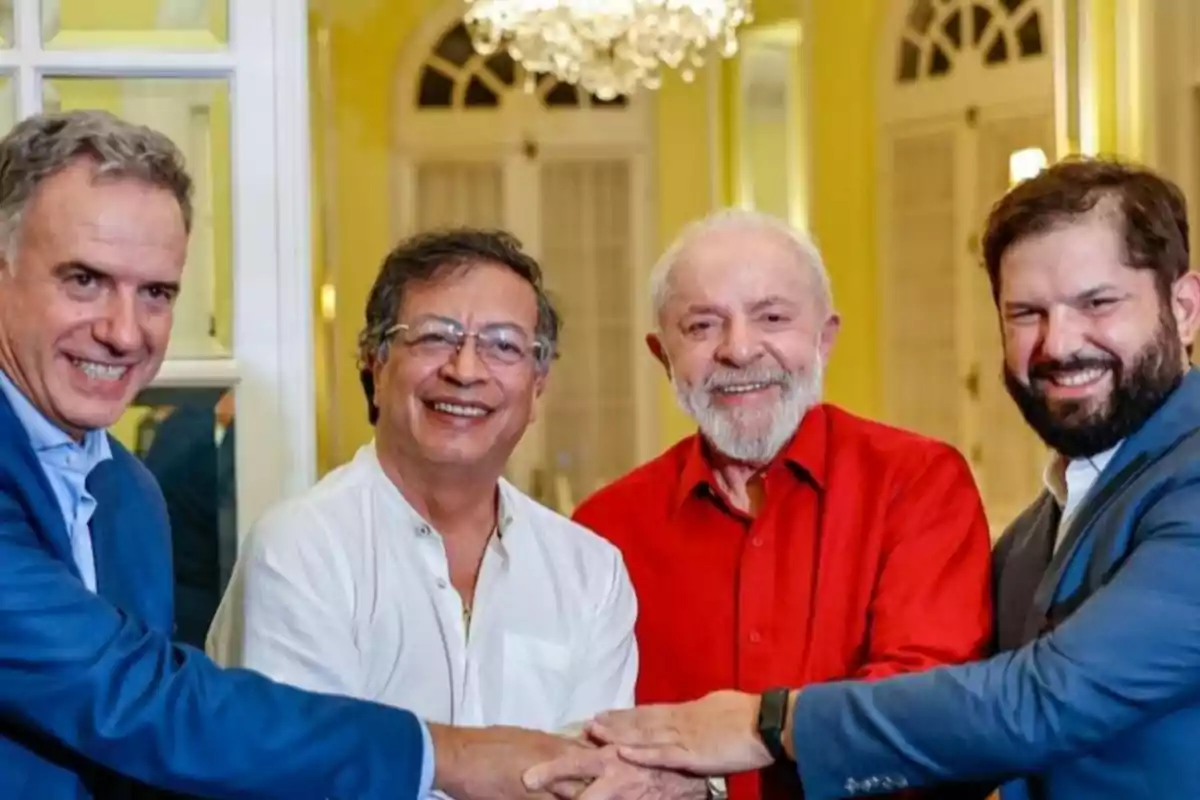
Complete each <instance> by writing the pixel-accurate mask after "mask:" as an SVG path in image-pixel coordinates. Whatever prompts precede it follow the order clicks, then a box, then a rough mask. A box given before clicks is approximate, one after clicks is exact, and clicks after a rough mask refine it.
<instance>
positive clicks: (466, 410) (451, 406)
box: [433, 403, 487, 417]
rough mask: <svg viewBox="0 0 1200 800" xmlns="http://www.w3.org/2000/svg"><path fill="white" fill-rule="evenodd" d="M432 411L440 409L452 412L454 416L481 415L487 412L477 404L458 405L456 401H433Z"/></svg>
mask: <svg viewBox="0 0 1200 800" xmlns="http://www.w3.org/2000/svg"><path fill="white" fill-rule="evenodd" d="M433 409H434V411H441V412H442V413H443V414H453V415H454V416H456V417H482V416H483V415H484V414H486V413H487V410H486V409H483V408H479V407H478V406H460V405H458V404H457V403H434V404H433Z"/></svg>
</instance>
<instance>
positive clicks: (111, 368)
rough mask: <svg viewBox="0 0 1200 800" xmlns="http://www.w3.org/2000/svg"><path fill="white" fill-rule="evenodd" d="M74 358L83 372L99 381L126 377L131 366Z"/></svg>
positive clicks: (76, 364)
mask: <svg viewBox="0 0 1200 800" xmlns="http://www.w3.org/2000/svg"><path fill="white" fill-rule="evenodd" d="M72 360H73V361H74V362H75V366H77V367H79V368H80V369H81V370H83V374H85V375H87V376H88V377H89V378H92V379H93V380H98V381H117V380H120V379H121V378H123V377H125V373H126V372H128V371H129V367H123V366H121V365H119V364H100V363H97V362H95V361H81V360H79V359H72Z"/></svg>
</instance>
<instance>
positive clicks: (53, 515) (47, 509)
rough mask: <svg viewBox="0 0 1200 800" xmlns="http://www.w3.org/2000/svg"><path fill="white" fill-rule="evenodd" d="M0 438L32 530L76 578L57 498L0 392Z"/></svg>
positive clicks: (69, 544) (73, 560)
mask: <svg viewBox="0 0 1200 800" xmlns="http://www.w3.org/2000/svg"><path fill="white" fill-rule="evenodd" d="M0 438H2V439H3V442H4V450H5V451H6V454H5V458H13V459H14V461H15V462H16V465H17V466H16V469H15V470H14V472H16V473H17V475H18V476H19V477H18V480H21V477H20V476H23V478H24V480H21V484H22V490H23V491H26V492H29V500H30V501H31V503H32V506H33V512H34V516H35V518H36V520H35V521H36V523H37V524H36V525H35V526H34V527H35V529H36V531H37V533H38V535H39V536H40V537H41V538H42V539H43V541H45V542H46V544H48V545H49V546H50V549H51V551H53V553H54V555H55V556H56V557H57V558H58V560H59V561H62V562H63V563H64V564H65V565H66V567H67V568H68V569H69V570H71V574H72V575H74V576H75V577H77V578H78V577H80V575H79V567H78V565H76V564H75V556H74V554H73V553H72V551H71V538H70V536H69V535H68V534H67V524H66V522H65V521H64V520H63V514H62V509H61V508H59V505H58V499H57V498H56V497H55V496H54V490H53V489H51V488H50V481H49V480H47V479H46V472H45V470H43V469H42V462H40V461H38V457H37V454H36V453H35V452H33V445H32V444H30V442H29V434H28V433H27V432H26V430H25V428H24V426H22V425H21V421H20V420H18V419H17V415H16V414H14V413H13V410H12V406H10V405H9V404H8V398H6V397H5V396H4V393H3V392H0Z"/></svg>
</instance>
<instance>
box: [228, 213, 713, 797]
mask: <svg viewBox="0 0 1200 800" xmlns="http://www.w3.org/2000/svg"><path fill="white" fill-rule="evenodd" d="M366 317H367V319H366V328H365V330H364V332H363V334H362V336H361V337H360V347H361V352H360V359H361V366H362V378H363V385H364V388H365V389H366V392H367V400H368V404H369V408H370V415H371V420H372V422H373V423H374V424H375V440H374V441H373V442H372V443H370V444H368V445H365V446H364V447H362V448H361V449H360V450H359V451H358V453H357V455H356V456H355V457H354V458H353V460H352V461H350V462H349V463H348V464H345V465H343V466H342V467H340V468H338V469H336V470H334V471H333V472H331V473H330V474H329V475H327V476H326V477H325V478H324V479H323V480H321V481H320V482H319V483H318V484H317V485H316V486H315V487H313V488H312V489H311V490H309V491H308V492H306V493H304V494H303V495H301V496H299V497H296V498H294V499H290V500H288V501H286V502H284V503H282V504H280V505H278V506H277V507H275V508H273V509H271V510H270V511H269V512H268V513H267V514H266V515H265V516H264V517H263V518H262V519H261V520H260V521H259V522H258V524H257V525H255V527H254V529H253V530H252V532H251V534H250V536H249V538H248V540H247V543H246V547H245V550H244V552H243V553H242V554H241V557H240V558H239V562H238V564H237V567H236V568H235V570H234V574H233V578H232V580H231V583H230V586H229V589H228V591H227V593H226V595H225V598H224V599H223V601H222V604H221V607H220V609H219V611H218V612H217V615H216V618H215V619H214V621H213V625H212V628H211V629H210V631H209V636H208V641H207V647H208V651H209V653H210V654H211V655H212V656H213V658H214V659H216V660H217V661H219V662H221V663H223V664H226V665H236V666H245V667H249V668H251V669H254V670H256V671H259V672H262V673H264V674H266V675H268V676H270V677H272V678H275V679H277V680H280V681H284V682H287V683H291V684H295V685H297V686H301V687H304V688H307V689H311V690H315V691H322V692H329V693H336V694H342V695H350V696H354V697H359V698H365V699H370V700H375V701H378V702H380V703H385V704H388V705H393V706H401V707H404V708H409V709H411V710H413V711H414V712H415V713H417V714H418V715H420V716H423V717H424V718H425V719H427V720H429V721H432V722H442V723H448V724H454V725H463V726H485V725H516V726H520V727H525V728H533V729H540V730H546V731H562V730H564V729H566V728H568V727H570V726H572V725H574V724H577V723H582V722H583V721H585V720H587V719H589V718H591V717H592V716H594V715H595V714H597V713H599V712H602V711H605V710H607V709H612V708H622V707H628V706H630V705H631V704H632V701H633V685H634V680H635V678H636V674H637V648H636V644H635V640H634V633H633V625H634V620H635V617H636V615H637V609H636V600H635V597H634V594H633V590H632V588H631V586H630V583H629V578H628V575H627V574H626V571H625V566H624V563H623V561H622V559H621V556H620V554H619V552H618V551H617V550H616V548H615V547H613V546H612V545H610V544H609V543H608V542H606V541H604V540H603V539H601V538H600V537H599V536H596V535H595V534H593V533H591V532H590V531H588V530H586V529H585V528H583V527H581V526H579V525H577V524H575V523H573V522H571V521H570V520H568V519H566V518H565V517H562V516H560V515H558V514H556V513H554V512H553V511H551V510H549V509H547V508H545V507H543V506H541V505H539V504H538V503H536V502H535V501H533V500H532V499H531V498H529V497H527V496H526V495H524V494H522V493H521V492H520V491H518V490H517V489H516V488H515V487H514V486H512V485H511V484H509V483H507V482H506V481H505V480H504V479H503V478H502V477H501V476H502V473H503V471H504V468H505V464H506V462H507V460H508V458H509V456H510V454H511V453H512V451H513V448H514V447H515V446H516V444H517V442H518V440H519V439H520V438H521V435H522V434H523V433H524V432H525V430H526V428H527V427H528V425H529V423H530V422H531V420H532V419H533V416H534V413H535V402H536V400H537V397H538V396H539V395H540V394H541V392H542V390H543V388H544V387H545V382H546V378H547V372H548V368H549V365H550V363H551V360H552V358H553V356H554V352H555V346H556V343H557V338H558V331H559V319H558V316H557V314H556V312H555V310H554V308H553V306H552V305H551V303H550V301H549V300H548V298H547V297H546V295H545V293H544V292H543V290H542V285H541V274H540V270H539V267H538V265H537V263H536V262H535V261H534V260H533V259H532V258H531V257H529V256H528V255H526V254H525V253H524V252H522V250H521V247H520V243H519V242H517V241H516V240H514V239H513V238H512V237H510V236H508V235H507V234H503V233H499V232H490V231H477V230H467V229H463V230H455V231H447V232H439V233H433V234H427V235H423V236H418V237H416V238H414V239H412V240H409V241H407V242H404V243H402V244H401V245H400V246H399V247H398V248H397V249H395V250H394V251H393V252H392V253H391V254H390V255H389V256H388V258H387V260H386V261H385V262H384V264H383V268H382V270H381V272H380V275H379V277H378V279H377V280H376V283H375V286H374V288H373V289H372V291H371V295H370V298H369V299H368V303H367V311H366ZM692 784H694V782H689V784H688V785H692Z"/></svg>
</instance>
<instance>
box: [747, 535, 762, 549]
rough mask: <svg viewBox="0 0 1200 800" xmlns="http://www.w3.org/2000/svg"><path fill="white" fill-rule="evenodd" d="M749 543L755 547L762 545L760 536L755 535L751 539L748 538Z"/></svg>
mask: <svg viewBox="0 0 1200 800" xmlns="http://www.w3.org/2000/svg"><path fill="white" fill-rule="evenodd" d="M750 544H752V545H754V546H755V547H762V546H763V540H762V537H761V536H755V537H754V538H753V539H751V540H750Z"/></svg>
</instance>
